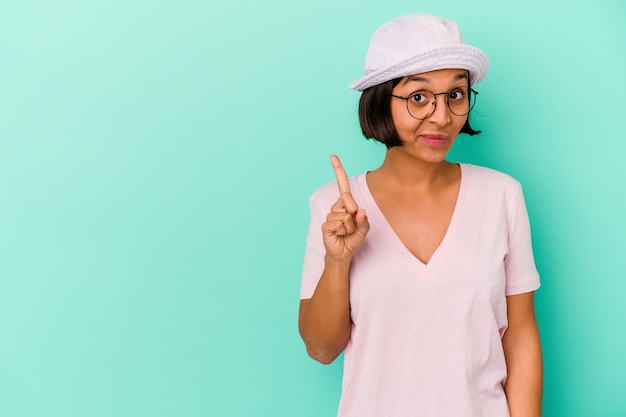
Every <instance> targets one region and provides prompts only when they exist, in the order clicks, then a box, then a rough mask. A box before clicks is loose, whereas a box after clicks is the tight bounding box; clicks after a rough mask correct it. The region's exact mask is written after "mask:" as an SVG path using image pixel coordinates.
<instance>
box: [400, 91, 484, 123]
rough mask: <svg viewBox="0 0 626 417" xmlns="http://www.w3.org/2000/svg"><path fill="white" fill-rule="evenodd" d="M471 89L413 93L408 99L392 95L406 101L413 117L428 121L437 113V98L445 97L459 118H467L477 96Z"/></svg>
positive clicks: (451, 109) (476, 92) (453, 112)
mask: <svg viewBox="0 0 626 417" xmlns="http://www.w3.org/2000/svg"><path fill="white" fill-rule="evenodd" d="M477 94H478V91H474V90H473V89H471V88H469V87H458V88H455V89H454V90H452V91H448V92H446V93H433V92H432V91H428V90H419V91H416V92H414V93H411V94H410V95H409V96H408V97H402V96H397V95H395V94H392V95H391V97H395V98H399V99H401V100H404V101H406V109H407V110H408V112H409V114H410V115H411V117H413V118H414V119H418V120H424V119H428V118H429V117H430V116H432V114H433V113H434V112H435V108H436V107H437V96H441V95H445V96H446V104H447V105H448V108H449V109H450V111H451V112H452V114H455V115H457V116H465V115H466V114H469V112H470V111H471V110H472V108H474V104H476V95H477Z"/></svg>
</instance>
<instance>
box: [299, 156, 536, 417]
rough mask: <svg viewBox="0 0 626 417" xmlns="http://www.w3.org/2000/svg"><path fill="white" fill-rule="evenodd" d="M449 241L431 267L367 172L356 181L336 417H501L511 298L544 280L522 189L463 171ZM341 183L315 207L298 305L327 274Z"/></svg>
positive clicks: (496, 175) (489, 174) (487, 174)
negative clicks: (327, 232) (355, 247)
mask: <svg viewBox="0 0 626 417" xmlns="http://www.w3.org/2000/svg"><path fill="white" fill-rule="evenodd" d="M460 166H461V187H460V190H459V196H458V200H457V204H456V207H455V210H454V214H453V216H452V220H451V222H450V226H449V228H448V231H447V233H446V236H445V238H444V240H443V242H442V243H441V245H440V246H439V248H438V249H437V251H436V252H435V253H434V255H433V256H432V258H431V260H430V261H429V262H428V264H423V263H422V262H421V261H420V260H419V259H417V258H416V257H415V256H413V255H412V254H411V252H410V251H409V250H408V249H407V248H406V247H405V246H404V245H403V244H402V242H401V241H400V239H399V238H398V236H397V235H396V234H395V233H394V231H393V229H392V228H391V226H390V225H389V223H388V222H387V221H386V219H385V217H384V216H383V214H382V212H381V211H380V209H379V208H378V206H377V205H376V202H375V201H374V199H373V197H372V195H371V194H370V191H369V189H368V187H367V182H366V174H361V175H357V176H355V177H352V178H350V187H351V190H352V194H353V196H354V199H355V200H356V202H357V203H358V204H359V207H360V208H364V209H365V210H366V211H367V215H368V219H369V222H370V225H371V229H370V232H369V233H368V235H367V238H366V240H365V243H364V244H363V246H361V248H360V249H359V251H358V252H357V254H356V255H355V257H354V259H353V263H352V266H351V270H350V306H351V317H352V333H351V336H350V341H349V342H348V345H347V346H346V349H345V354H344V375H343V384H342V395H341V401H340V404H339V413H338V417H387V416H388V417H415V416H420V417H447V416H451V417H452V416H454V417H506V416H509V409H508V404H507V401H506V396H505V393H504V388H503V385H504V382H505V380H506V375H507V371H506V363H505V360H504V353H503V349H502V342H501V338H502V335H503V334H504V332H505V331H506V328H507V309H506V296H507V295H514V294H521V293H525V292H530V291H534V290H536V289H537V288H538V287H539V275H538V274H537V270H536V268H535V263H534V259H533V253H532V247H531V238H530V226H529V221H528V214H527V211H526V206H525V203H524V198H523V194H522V189H521V186H520V184H519V183H518V182H517V181H515V180H514V179H512V178H511V177H509V176H507V175H505V174H502V173H500V172H497V171H494V170H491V169H488V168H482V167H478V166H474V165H468V164H461V165H460ZM338 196H339V192H338V189H337V185H336V183H335V182H333V183H329V184H326V185H324V186H323V187H321V188H320V189H319V190H317V191H316V192H315V193H314V194H313V195H312V196H311V199H310V205H311V225H310V229H309V234H308V238H307V245H306V253H305V259H304V268H303V278H302V287H301V292H300V298H301V299H306V298H310V297H311V296H312V295H313V292H314V291H315V287H316V286H317V283H318V281H319V278H320V276H321V274H322V270H323V268H324V252H325V251H324V246H323V243H322V233H321V224H322V223H323V221H324V220H325V218H326V214H327V213H328V211H329V209H330V207H331V205H332V204H333V203H334V202H335V201H336V200H337V198H338Z"/></svg>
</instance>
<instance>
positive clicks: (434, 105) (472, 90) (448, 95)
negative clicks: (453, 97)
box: [391, 87, 478, 120]
mask: <svg viewBox="0 0 626 417" xmlns="http://www.w3.org/2000/svg"><path fill="white" fill-rule="evenodd" d="M463 88H465V87H463ZM467 88H468V93H467V99H468V100H469V103H470V106H469V110H468V111H467V113H464V114H457V113H455V112H454V111H453V110H452V108H451V107H450V94H452V93H454V90H452V91H447V92H442V93H433V92H432V91H430V90H417V91H415V92H413V93H411V94H409V96H408V97H402V96H398V95H396V94H391V97H395V98H399V99H401V100H404V101H405V102H406V111H407V112H408V113H409V116H411V117H412V118H414V119H417V120H426V119H428V118H429V117H430V116H432V115H433V114H434V113H435V110H436V109H437V96H443V95H445V96H446V107H448V110H450V113H452V114H454V115H455V116H467V115H468V114H470V112H471V111H472V109H473V108H474V106H475V105H476V97H474V101H472V100H471V98H472V93H473V94H474V96H477V95H478V91H476V90H474V89H473V88H472V87H467ZM419 92H427V93H430V94H432V95H433V96H434V99H433V102H432V105H433V109H432V111H431V112H430V113H428V115H427V116H426V117H423V118H419V117H415V116H413V114H412V113H411V111H410V110H409V99H410V98H411V97H413V96H414V95H415V94H418V93H419Z"/></svg>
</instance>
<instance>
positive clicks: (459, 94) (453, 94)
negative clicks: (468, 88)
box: [448, 89, 465, 101]
mask: <svg viewBox="0 0 626 417" xmlns="http://www.w3.org/2000/svg"><path fill="white" fill-rule="evenodd" d="M448 98H449V99H450V100H452V101H462V100H463V99H465V91H463V90H461V89H458V90H452V91H450V92H449V93H448Z"/></svg>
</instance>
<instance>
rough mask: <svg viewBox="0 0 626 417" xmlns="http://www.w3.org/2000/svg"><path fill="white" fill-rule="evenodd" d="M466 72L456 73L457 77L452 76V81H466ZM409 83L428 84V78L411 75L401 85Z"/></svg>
mask: <svg viewBox="0 0 626 417" xmlns="http://www.w3.org/2000/svg"><path fill="white" fill-rule="evenodd" d="M467 79H468V78H467V72H465V71H464V72H462V73H458V74H457V75H455V76H454V78H453V79H452V81H458V80H467ZM409 81H415V82H421V83H429V82H430V78H427V77H424V76H422V75H411V76H410V77H409V78H407V79H406V80H404V83H403V85H406V84H407V83H408V82H409Z"/></svg>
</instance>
